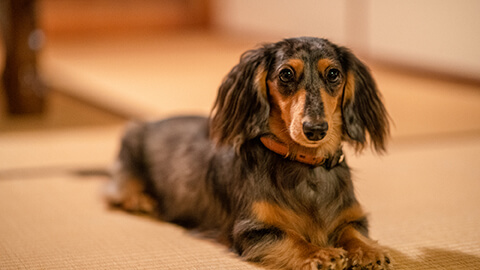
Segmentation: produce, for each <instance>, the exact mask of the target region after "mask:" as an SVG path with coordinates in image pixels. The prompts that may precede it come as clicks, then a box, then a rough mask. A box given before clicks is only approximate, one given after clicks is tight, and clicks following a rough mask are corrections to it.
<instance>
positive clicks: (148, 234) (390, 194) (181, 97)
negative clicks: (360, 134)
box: [0, 32, 480, 269]
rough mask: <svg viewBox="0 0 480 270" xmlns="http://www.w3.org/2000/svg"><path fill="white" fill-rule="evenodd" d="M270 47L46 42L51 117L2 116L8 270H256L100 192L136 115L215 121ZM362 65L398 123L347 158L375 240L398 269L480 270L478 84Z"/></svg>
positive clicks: (1, 255) (177, 40)
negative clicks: (386, 141) (217, 110)
mask: <svg viewBox="0 0 480 270" xmlns="http://www.w3.org/2000/svg"><path fill="white" fill-rule="evenodd" d="M270 40H271V39H266V40H262V39H261V38H258V37H247V38H244V37H233V36H229V35H225V34H222V35H218V34H212V33H202V32H200V33H199V32H187V33H180V34H178V33H177V34H173V33H170V34H168V33H167V34H163V35H160V36H159V35H149V34H142V35H135V36H128V37H125V36H111V37H108V38H106V37H69V38H63V39H57V40H52V41H50V42H49V43H48V46H47V48H46V49H45V51H44V53H43V55H42V62H41V63H42V72H43V74H44V76H45V80H46V82H47V83H48V84H49V85H51V87H52V99H51V100H50V103H49V110H48V113H47V114H46V115H44V116H42V117H26V118H25V117H22V118H13V119H12V118H9V117H7V116H6V115H4V114H0V269H76V268H78V269H86V268H90V269H93V268H94V269H97V268H98V269H133V268H136V269H151V268H154V267H155V268H160V269H179V268H183V269H227V268H228V269H253V268H254V266H252V265H250V264H247V263H244V262H241V261H239V260H238V259H237V258H235V256H233V255H232V254H231V253H229V252H228V251H226V250H225V249H224V248H223V247H221V246H218V245H216V244H214V243H211V242H209V241H206V240H202V239H197V238H195V237H192V236H190V235H188V234H186V233H185V232H184V231H183V230H182V229H180V228H178V227H175V226H172V225H169V224H164V223H161V222H158V221H154V220H150V219H148V218H144V217H138V216H132V215H127V214H124V213H121V212H115V211H109V210H108V209H106V208H105V207H104V205H103V203H102V201H101V199H100V198H99V196H98V194H99V191H100V189H101V186H102V182H103V180H104V179H105V177H104V176H102V173H103V172H104V170H105V169H106V168H108V166H109V164H110V163H111V160H113V158H114V156H115V154H116V151H117V150H118V139H119V137H120V134H121V131H122V130H123V126H124V124H125V123H126V122H127V118H128V119H130V118H136V119H153V118H159V117H165V116H169V115H173V114H186V113H200V114H208V112H209V110H210V106H211V104H212V102H213V100H214V98H215V94H216V88H217V87H218V85H219V83H220V82H221V79H222V77H223V76H224V75H225V74H226V73H227V72H228V70H229V69H230V68H231V67H232V66H233V65H234V64H235V63H236V61H238V58H239V55H240V54H241V52H243V51H245V50H246V49H248V48H251V47H254V46H255V44H258V43H260V42H264V41H270ZM0 58H1V57H0ZM367 64H369V65H370V67H371V69H372V72H373V74H374V76H375V78H376V80H377V83H378V85H379V88H380V89H381V91H382V93H383V95H384V98H385V103H386V105H387V109H388V111H389V113H390V116H391V118H392V120H393V122H394V124H395V126H394V128H393V130H392V140H391V143H390V145H389V152H388V153H387V154H386V155H384V156H377V155H375V154H372V153H370V152H369V151H366V152H365V153H364V154H362V155H356V154H354V153H348V156H347V158H348V162H349V163H350V165H351V166H352V168H353V170H354V177H355V184H356V192H357V195H358V197H359V200H360V201H361V202H362V204H363V205H364V206H365V208H366V209H367V210H368V212H369V213H370V219H371V231H372V236H373V237H374V238H376V239H379V240H380V243H381V244H383V245H385V246H387V247H388V249H389V250H390V252H391V253H392V255H393V257H394V258H395V261H396V265H397V267H396V269H479V268H480V230H478V228H479V227H480V207H479V206H480V197H479V196H478V194H479V192H480V181H479V180H480V166H478V164H480V106H479V104H480V85H474V84H464V83H459V82H452V81H448V80H444V79H443V78H433V77H424V76H419V75H416V74H415V73H411V72H405V71H398V70H395V69H391V68H387V67H384V66H381V65H375V64H372V63H369V62H367ZM350 152H351V151H350Z"/></svg>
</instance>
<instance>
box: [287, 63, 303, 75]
mask: <svg viewBox="0 0 480 270" xmlns="http://www.w3.org/2000/svg"><path fill="white" fill-rule="evenodd" d="M287 63H288V65H290V66H291V67H292V68H293V69H294V70H295V75H296V77H297V79H298V77H300V75H301V74H302V73H303V67H304V64H303V61H302V60H300V59H290V60H288V62H287Z"/></svg>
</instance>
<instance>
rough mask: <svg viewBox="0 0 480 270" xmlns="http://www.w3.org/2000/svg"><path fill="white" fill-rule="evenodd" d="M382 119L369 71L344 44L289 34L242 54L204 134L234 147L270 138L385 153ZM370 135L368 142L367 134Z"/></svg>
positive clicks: (386, 127) (315, 146)
mask: <svg viewBox="0 0 480 270" xmlns="http://www.w3.org/2000/svg"><path fill="white" fill-rule="evenodd" d="M388 133H389V123H388V116H387V113H386V110H385V107H384V105H383V104H382V101H381V97H380V93H379V92H378V90H377V87H376V85H375V82H374V80H373V78H372V76H371V74H370V72H369V70H368V68H367V67H366V66H365V65H364V64H363V63H362V62H361V61H360V60H358V59H357V57H355V56H354V55H353V54H352V53H351V52H350V51H349V50H348V49H346V48H344V47H339V46H337V45H335V44H333V43H331V42H329V41H328V40H325V39H319V38H307V37H303V38H294V39H287V40H283V41H280V42H278V43H273V44H266V45H264V46H262V47H261V48H259V49H256V50H250V51H247V52H246V53H244V54H243V55H242V57H241V59H240V63H239V64H238V65H236V66H235V67H234V68H233V69H232V70H231V71H230V73H229V74H228V75H227V76H226V78H225V79H224V81H223V83H222V85H221V86H220V89H219V92H218V96H217V100H216V102H215V105H214V107H213V110H212V115H211V123H210V135H211V137H212V139H213V140H214V141H215V142H216V143H217V144H220V145H223V144H227V145H232V146H234V147H235V148H237V149H239V148H241V146H242V145H243V143H244V142H246V141H247V140H251V139H254V138H257V137H259V136H262V135H266V134H273V135H275V136H276V137H277V138H278V139H279V140H280V141H282V142H284V143H286V144H288V145H292V144H295V145H299V146H300V147H304V148H308V149H323V150H324V151H325V153H334V152H335V151H336V150H337V149H338V147H339V145H340V143H341V141H342V140H344V141H347V142H349V143H351V144H352V145H353V146H354V147H355V148H356V149H362V148H364V146H365V145H366V144H367V143H368V141H370V142H371V144H372V146H373V148H374V149H375V150H376V151H379V152H382V151H383V150H385V143H386V138H387V136H388ZM368 138H369V139H368Z"/></svg>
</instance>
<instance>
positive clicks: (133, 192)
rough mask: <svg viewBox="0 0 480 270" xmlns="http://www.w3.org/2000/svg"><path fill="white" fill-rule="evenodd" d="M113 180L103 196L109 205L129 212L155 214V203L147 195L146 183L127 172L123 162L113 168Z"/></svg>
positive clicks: (105, 188) (108, 184) (118, 162)
mask: <svg viewBox="0 0 480 270" xmlns="http://www.w3.org/2000/svg"><path fill="white" fill-rule="evenodd" d="M112 174H113V176H112V179H110V180H109V182H108V183H107V185H106V186H105V187H104V190H103V195H104V198H105V200H106V201H107V203H108V204H109V205H111V206H114V207H120V208H123V209H124V210H126V211H129V212H136V213H146V214H153V213H154V210H155V208H156V203H155V201H154V200H153V199H152V198H151V197H150V196H148V195H147V194H145V192H144V191H145V184H144V182H143V181H142V180H141V179H140V178H139V177H136V176H133V175H132V174H130V173H129V172H127V171H125V169H124V168H123V166H122V164H121V161H117V163H116V164H115V166H114V168H113V172H112Z"/></svg>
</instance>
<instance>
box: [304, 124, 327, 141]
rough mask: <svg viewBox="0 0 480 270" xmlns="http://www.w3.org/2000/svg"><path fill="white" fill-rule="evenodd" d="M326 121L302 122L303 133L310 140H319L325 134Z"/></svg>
mask: <svg viewBox="0 0 480 270" xmlns="http://www.w3.org/2000/svg"><path fill="white" fill-rule="evenodd" d="M327 130H328V123H327V122H321V123H314V122H303V134H305V136H306V137H307V139H309V140H310V141H320V140H321V139H323V138H324V137H325V135H327Z"/></svg>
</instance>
